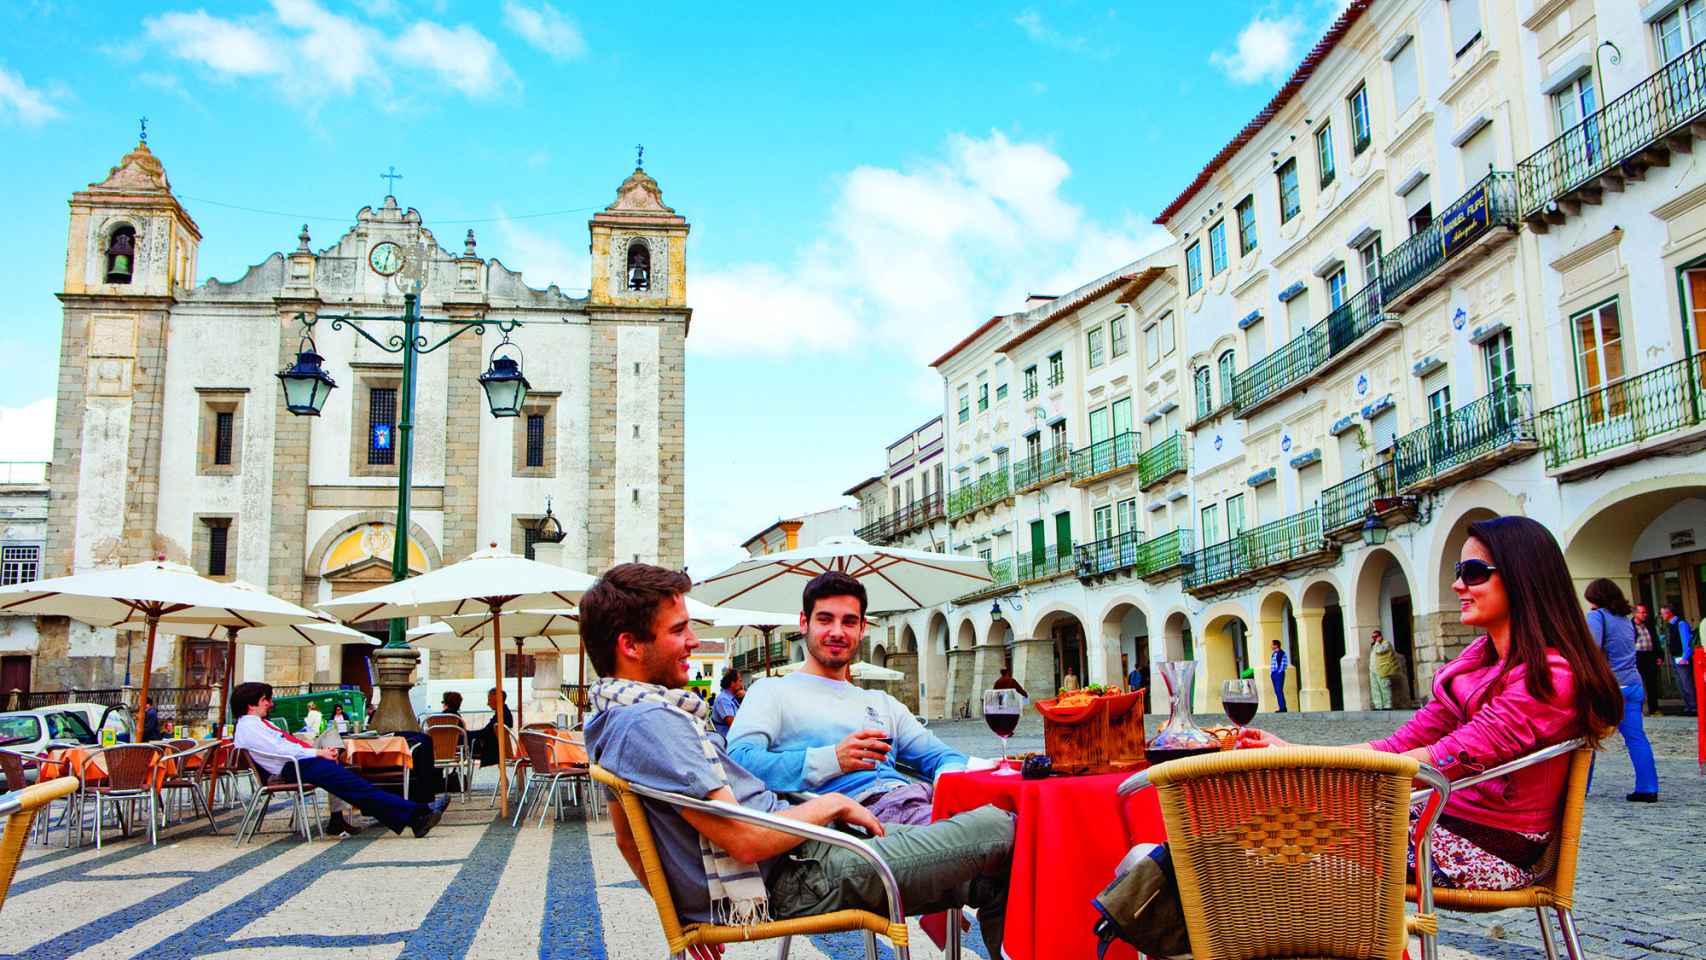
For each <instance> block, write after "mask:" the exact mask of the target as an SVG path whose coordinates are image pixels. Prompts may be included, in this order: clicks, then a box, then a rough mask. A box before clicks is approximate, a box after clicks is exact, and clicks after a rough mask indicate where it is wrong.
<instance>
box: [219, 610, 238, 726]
mask: <svg viewBox="0 0 1706 960" xmlns="http://www.w3.org/2000/svg"><path fill="white" fill-rule="evenodd" d="M236 682H237V628H236V627H226V628H225V702H224V703H222V704H220V705H219V711H220V717H219V732H220V734H221V735H224V734H225V733H226V730H225V726H226V724H227V722H229V723H230V724H231V725H233V726H235V725H236V720H235V719H232V718H231V687H232V685H233V684H235V683H236Z"/></svg>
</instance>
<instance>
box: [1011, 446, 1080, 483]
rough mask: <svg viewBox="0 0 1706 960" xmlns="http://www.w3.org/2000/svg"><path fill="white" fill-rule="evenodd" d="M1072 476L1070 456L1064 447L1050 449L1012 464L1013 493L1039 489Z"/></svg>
mask: <svg viewBox="0 0 1706 960" xmlns="http://www.w3.org/2000/svg"><path fill="white" fill-rule="evenodd" d="M1071 476H1072V454H1071V453H1070V452H1069V451H1068V450H1067V449H1066V448H1065V447H1050V448H1048V449H1047V450H1044V451H1042V452H1041V453H1039V454H1037V455H1036V456H1034V457H1022V458H1020V459H1019V460H1018V461H1017V462H1016V463H1014V464H1013V492H1015V493H1019V492H1021V491H1024V490H1029V489H1031V488H1032V487H1040V486H1042V485H1043V484H1045V483H1049V482H1050V481H1053V480H1064V479H1066V478H1068V477H1071Z"/></svg>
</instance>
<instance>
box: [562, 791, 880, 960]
mask: <svg viewBox="0 0 1706 960" xmlns="http://www.w3.org/2000/svg"><path fill="white" fill-rule="evenodd" d="M589 771H590V773H591V774H592V778H593V779H594V780H597V781H598V782H599V783H601V784H603V785H604V786H606V787H608V788H610V791H611V792H612V793H613V794H615V796H616V801H617V803H619V804H621V807H622V813H623V819H624V820H625V821H626V822H627V827H628V831H629V833H630V834H631V836H632V839H633V842H634V847H635V848H636V849H637V850H639V853H640V864H641V866H642V867H643V868H644V870H645V874H646V876H645V880H644V883H645V887H646V890H647V892H649V893H650V894H651V895H652V903H653V905H654V906H656V907H657V911H658V921H659V922H660V923H661V924H662V925H663V936H664V941H665V943H666V944H667V945H668V947H669V953H670V956H671V957H673V958H676V960H685V958H686V957H687V955H688V954H687V951H688V949H689V948H690V947H694V946H707V947H708V946H713V945H716V944H722V943H745V942H748V941H753V940H781V941H782V942H781V944H780V945H779V947H778V949H777V954H776V956H777V958H778V960H787V956H788V947H789V945H790V941H791V940H792V938H794V937H798V936H816V935H818V934H824V933H847V932H851V931H854V930H857V931H860V932H862V933H864V935H865V956H866V957H868V958H872V957H875V956H876V955H877V935H878V934H881V935H883V936H885V937H887V938H888V940H889V943H890V944H891V945H892V946H893V947H894V953H895V956H896V957H897V958H898V960H911V958H912V951H911V948H910V947H908V946H907V929H906V908H905V906H904V905H903V904H902V903H901V899H900V885H899V884H898V883H897V882H896V881H895V878H894V873H893V872H892V871H891V870H889V867H888V864H886V863H884V862H883V860H882V858H881V857H879V856H877V854H876V851H874V850H872V849H871V847H870V845H869V844H867V843H865V842H864V841H862V840H859V839H857V838H855V837H850V836H848V835H847V834H844V833H839V832H837V831H835V830H831V829H829V828H827V827H819V826H816V825H814V824H809V823H804V822H802V821H799V820H790V819H788V818H786V817H778V816H776V815H774V814H769V813H759V812H758V811H756V810H749V809H747V808H745V807H742V806H737V805H735V804H732V803H723V802H719V801H711V800H695V799H693V798H692V797H684V796H681V795H679V794H674V793H664V792H663V791H660V790H650V789H647V788H645V787H641V786H635V785H633V784H630V783H628V782H627V781H625V780H622V779H621V778H619V777H617V776H616V775H615V774H613V773H611V772H610V771H608V770H606V769H604V768H603V767H600V766H599V765H597V764H592V765H591V767H590V768H589ZM642 797H644V798H646V799H649V800H655V801H657V802H660V803H665V804H668V805H670V806H672V807H680V808H685V809H689V810H698V811H701V812H703V813H712V814H716V815H718V816H721V817H727V818H728V819H730V820H739V821H742V822H745V823H751V824H756V825H758V826H761V827H767V828H769V829H771V830H776V831H779V832H781V833H788V834H792V835H794V836H796V837H804V838H806V839H808V840H820V841H822V842H824V843H827V844H830V845H832V846H837V847H841V848H843V849H846V850H851V851H852V852H854V853H856V854H858V855H859V856H860V857H861V858H863V859H864V860H866V861H867V862H869V863H870V864H871V867H872V869H874V870H875V871H876V872H877V876H878V877H880V878H882V881H883V889H884V890H885V891H886V892H887V893H888V898H889V913H888V916H886V917H885V916H882V915H880V914H876V913H872V912H870V911H868V910H837V911H835V912H833V913H824V914H818V915H816V916H811V917H795V918H794V919H791V920H772V921H770V922H769V923H757V924H753V925H752V926H748V927H736V926H722V925H718V924H710V923H688V924H683V923H682V921H681V918H680V917H679V916H677V915H676V912H675V899H674V898H673V897H672V896H671V895H670V892H669V881H668V880H667V879H666V878H665V877H664V872H663V862H662V861H661V860H659V859H658V852H657V845H656V842H655V841H654V840H653V839H652V829H651V825H650V823H649V822H648V821H647V819H646V808H645V804H644V803H642V802H641V798H642Z"/></svg>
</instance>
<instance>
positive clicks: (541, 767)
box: [515, 730, 598, 825]
mask: <svg viewBox="0 0 1706 960" xmlns="http://www.w3.org/2000/svg"><path fill="white" fill-rule="evenodd" d="M558 746H561V747H563V748H566V751H567V753H568V754H569V756H570V760H569V761H568V762H566V763H560V762H558V760H557V749H556V748H557V747H558ZM521 747H522V749H523V750H525V751H526V752H527V761H528V768H529V772H528V773H527V774H526V775H525V779H524V780H523V782H522V786H521V801H520V802H519V803H517V804H516V806H515V823H516V824H520V823H521V816H522V813H521V812H522V810H523V809H525V808H526V807H527V794H528V792H529V791H531V790H532V789H533V787H534V786H535V785H542V788H541V789H540V791H539V799H540V800H544V801H545V809H544V810H541V811H539V823H540V824H541V825H543V824H544V823H545V814H546V813H547V812H549V811H550V809H551V808H552V806H553V805H555V807H556V810H557V819H559V820H561V819H562V817H563V803H562V791H561V790H560V789H559V788H560V787H562V786H563V785H564V783H565V782H566V783H567V785H568V787H569V790H570V793H571V796H572V797H573V799H574V801H575V802H577V803H580V804H582V805H585V806H590V808H591V809H592V811H593V813H594V814H595V815H596V813H597V811H598V800H597V797H595V796H593V794H594V791H592V790H590V789H587V790H584V792H583V791H582V790H581V789H580V788H582V787H591V786H592V780H591V777H590V776H589V775H588V773H587V757H586V748H585V747H582V746H581V745H580V744H578V743H575V742H574V741H573V740H569V739H566V738H564V737H558V736H553V735H551V734H548V733H545V732H543V731H540V730H523V731H522V732H521Z"/></svg>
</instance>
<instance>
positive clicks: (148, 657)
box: [131, 613, 160, 743]
mask: <svg viewBox="0 0 1706 960" xmlns="http://www.w3.org/2000/svg"><path fill="white" fill-rule="evenodd" d="M159 626H160V615H159V614H158V613H150V614H149V615H148V647H147V652H146V653H145V654H144V655H143V657H142V690H141V691H140V694H139V695H138V697H137V699H136V718H135V719H136V733H135V737H136V739H135V740H133V741H131V742H132V743H141V742H142V732H143V730H144V729H146V727H147V724H148V668H149V667H150V666H152V665H153V663H154V631H155V630H156V629H158V628H159ZM156 715H157V714H156Z"/></svg>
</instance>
